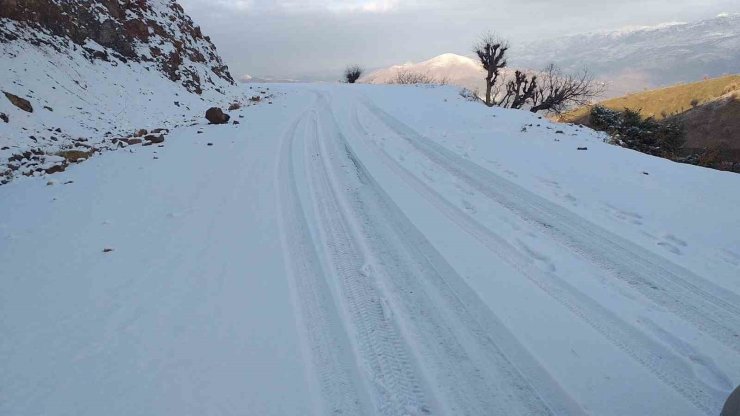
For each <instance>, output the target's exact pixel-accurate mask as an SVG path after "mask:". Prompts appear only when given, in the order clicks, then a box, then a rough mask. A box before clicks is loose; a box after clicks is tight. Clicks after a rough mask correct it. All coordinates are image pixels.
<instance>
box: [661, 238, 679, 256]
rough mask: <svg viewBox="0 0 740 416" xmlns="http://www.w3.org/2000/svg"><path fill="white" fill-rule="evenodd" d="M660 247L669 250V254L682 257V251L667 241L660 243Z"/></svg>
mask: <svg viewBox="0 0 740 416" xmlns="http://www.w3.org/2000/svg"><path fill="white" fill-rule="evenodd" d="M658 245H659V246H661V247H663V248H664V249H666V250H668V251H669V252H671V253H673V254H676V255H681V250H679V249H678V247H676V246H674V245H673V244H671V243H666V242H665V241H661V242H659V243H658Z"/></svg>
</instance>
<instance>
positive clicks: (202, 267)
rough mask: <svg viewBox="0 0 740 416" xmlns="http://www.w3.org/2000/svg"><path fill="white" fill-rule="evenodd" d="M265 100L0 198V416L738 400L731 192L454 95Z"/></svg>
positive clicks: (679, 168)
mask: <svg viewBox="0 0 740 416" xmlns="http://www.w3.org/2000/svg"><path fill="white" fill-rule="evenodd" d="M251 85H252V86H254V85H255V84H251ZM241 88H242V93H243V94H246V95H249V90H248V88H249V87H247V86H242V87H241ZM264 88H270V91H271V92H274V93H275V97H274V98H273V102H274V103H273V105H259V106H253V107H247V108H243V109H241V110H238V111H236V112H232V116H238V115H243V116H244V118H243V119H240V120H241V124H240V125H222V126H206V125H204V124H203V121H199V123H198V124H197V125H193V126H181V127H178V128H174V129H173V130H172V131H171V133H170V134H169V135H168V138H167V142H166V146H165V147H162V148H159V147H153V146H152V147H136V148H128V149H126V150H124V151H118V152H109V153H105V154H103V155H101V156H96V157H94V158H92V159H91V160H89V161H87V162H84V163H82V164H79V165H74V166H71V167H70V168H68V169H67V171H65V172H62V173H60V174H57V175H53V176H52V177H30V178H19V179H16V180H15V181H13V182H11V183H10V184H8V185H5V186H2V187H0V200H2V201H3V204H0V264H2V266H0V267H1V268H0V334H2V336H0V355H2V360H0V385H2V386H3V388H2V393H1V394H0V414H75V415H88V414H89V415H98V414H108V415H119V414H120V415H130V414H182V415H188V414H193V415H195V414H220V415H230V414H234V415H236V414H260V415H262V414H265V415H295V414H316V415H324V414H340V413H342V414H353V415H355V414H357V415H360V414H374V415H401V414H408V415H425V414H433V415H442V414H449V415H466V414H468V415H484V414H507V415H524V414H559V415H578V414H584V415H585V414H590V415H638V414H650V415H714V414H718V413H719V411H720V409H721V407H722V403H723V401H724V399H725V398H726V397H727V395H729V393H730V391H731V390H732V389H733V388H734V387H735V386H736V385H737V384H738V383H740V338H739V337H738V333H740V281H738V279H737V276H739V275H740V237H739V236H740V221H738V216H737V213H736V207H738V206H740V192H737V190H738V189H740V176H738V175H736V174H732V173H727V172H719V171H713V170H708V169H703V168H698V167H694V166H689V165H681V164H676V163H673V162H670V161H667V160H663V159H658V158H654V157H650V156H647V155H643V154H639V153H637V152H634V151H631V150H627V149H622V148H619V147H615V146H612V145H608V144H606V143H604V142H603V138H602V137H601V136H599V135H598V134H596V133H595V132H593V131H591V130H588V129H585V128H580V127H578V126H569V125H557V124H552V123H550V122H549V121H547V120H545V119H540V118H538V117H537V116H536V115H533V114H530V113H528V112H522V111H516V110H505V109H489V108H487V107H485V106H482V105H480V104H478V103H473V102H468V101H465V100H464V99H463V98H461V97H460V96H459V95H458V92H457V90H456V89H455V88H450V87H414V86H377V85H301V84H284V85H276V84H273V85H265V86H264ZM73 123H74V121H71V122H70V124H73ZM70 128H72V127H70ZM523 128H524V129H523ZM558 130H560V131H562V133H556V132H557V131H558ZM198 131H202V134H199V133H198ZM207 143H213V146H207ZM579 147H587V149H588V150H585V151H584V150H577V148H579ZM155 156H156V158H157V159H155V158H154V157H155ZM50 179H52V184H51V185H47V182H49V180H50ZM105 248H110V249H113V251H110V252H106V253H104V252H103V250H104V249H105Z"/></svg>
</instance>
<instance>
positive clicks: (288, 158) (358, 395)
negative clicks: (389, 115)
mask: <svg viewBox="0 0 740 416" xmlns="http://www.w3.org/2000/svg"><path fill="white" fill-rule="evenodd" d="M304 114H305V113H304ZM304 118H305V115H304V116H301V117H299V118H298V119H297V120H296V121H294V122H293V123H292V124H291V125H290V127H289V128H288V131H287V133H286V134H285V136H284V137H283V139H282V141H283V143H282V146H281V153H280V162H279V166H278V171H277V178H276V179H277V181H276V183H277V184H278V188H279V192H278V198H279V201H278V204H277V207H278V210H279V215H278V218H279V226H280V230H281V233H280V234H281V236H282V245H283V249H284V251H285V252H286V253H287V255H286V266H287V269H288V272H289V273H288V274H289V275H290V276H291V279H290V281H291V292H292V298H293V303H294V305H296V310H297V312H298V317H297V320H298V323H299V326H300V327H301V328H302V329H303V331H302V332H303V337H304V342H305V345H304V349H305V350H306V355H307V358H308V361H309V362H310V363H311V366H310V367H311V369H312V370H313V372H314V374H315V375H316V378H317V382H318V390H319V394H320V396H321V404H320V405H321V407H322V408H323V411H321V412H319V414H332V415H340V414H343V415H366V414H372V412H368V411H367V410H366V409H367V407H368V406H367V404H366V403H367V402H368V399H367V398H366V397H364V395H365V392H364V390H363V387H362V386H361V384H360V383H358V379H359V377H358V373H359V372H358V370H357V369H356V368H354V364H355V363H354V359H353V357H352V354H351V346H350V343H349V340H348V339H346V333H345V331H344V328H343V325H342V322H341V319H340V316H339V313H338V311H337V309H336V307H335V304H334V299H333V298H332V295H331V290H330V288H329V286H328V285H327V282H326V281H325V280H324V275H325V273H324V271H323V270H322V267H321V262H320V260H319V257H318V254H317V253H316V249H315V247H316V244H315V242H314V241H313V240H312V238H311V232H310V230H309V228H308V223H307V221H306V218H305V214H304V209H303V206H302V204H301V201H300V198H299V193H298V189H297V185H296V172H295V168H294V166H293V147H294V142H295V140H296V139H297V137H298V132H299V126H300V125H301V123H302V122H303V119H304Z"/></svg>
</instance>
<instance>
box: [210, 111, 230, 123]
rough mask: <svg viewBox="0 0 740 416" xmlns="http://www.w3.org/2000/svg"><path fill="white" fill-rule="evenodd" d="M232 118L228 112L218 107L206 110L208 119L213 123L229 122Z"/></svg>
mask: <svg viewBox="0 0 740 416" xmlns="http://www.w3.org/2000/svg"><path fill="white" fill-rule="evenodd" d="M230 118H231V117H229V115H228V114H224V112H223V111H221V109H220V108H218V107H211V108H209V109H208V111H206V119H207V120H208V122H209V123H211V124H225V123H228V122H229V119H230Z"/></svg>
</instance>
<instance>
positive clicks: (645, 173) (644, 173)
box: [642, 172, 650, 175]
mask: <svg viewBox="0 0 740 416" xmlns="http://www.w3.org/2000/svg"><path fill="white" fill-rule="evenodd" d="M642 174H643V175H650V174H649V173H647V172H642Z"/></svg>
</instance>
